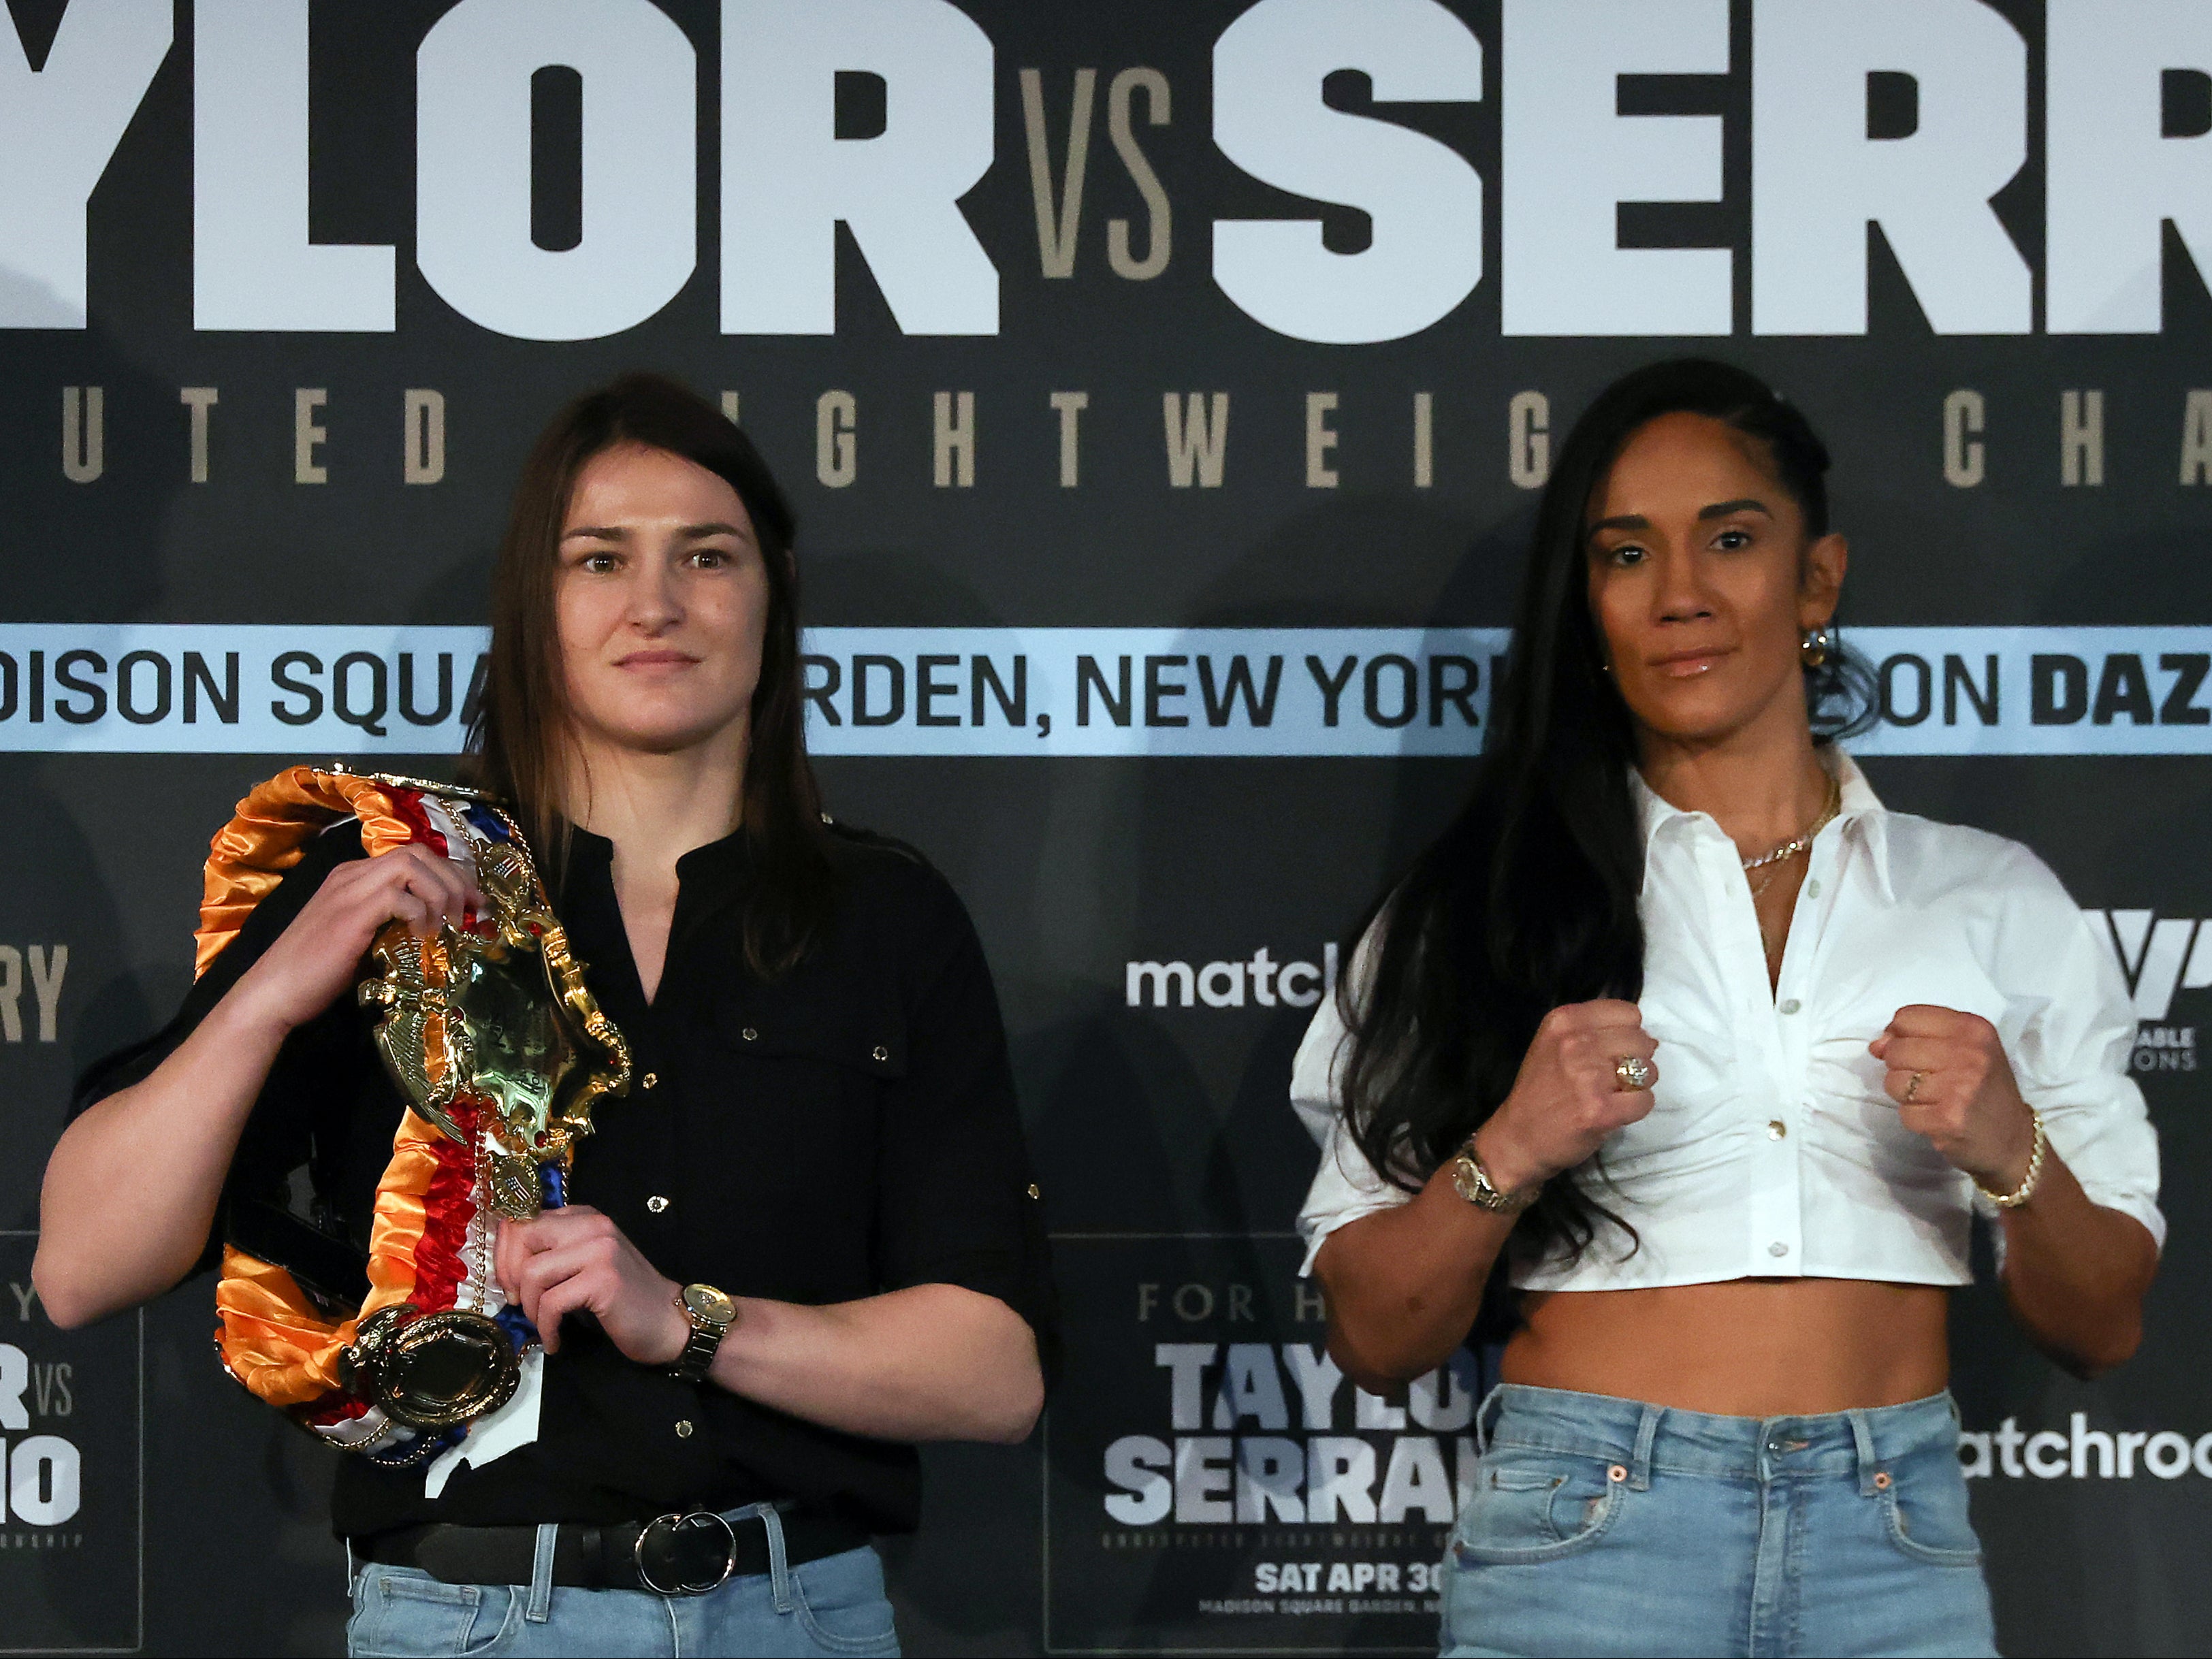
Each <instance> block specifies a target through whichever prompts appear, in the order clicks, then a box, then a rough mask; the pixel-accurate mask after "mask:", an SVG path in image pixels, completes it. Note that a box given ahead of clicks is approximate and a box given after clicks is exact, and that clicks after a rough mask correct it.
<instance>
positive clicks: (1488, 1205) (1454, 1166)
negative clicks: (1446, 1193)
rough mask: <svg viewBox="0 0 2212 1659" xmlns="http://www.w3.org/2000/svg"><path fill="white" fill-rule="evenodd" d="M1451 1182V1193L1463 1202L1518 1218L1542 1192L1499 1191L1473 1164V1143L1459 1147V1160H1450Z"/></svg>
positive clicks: (1477, 1166) (1537, 1188) (1477, 1165)
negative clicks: (1458, 1196)
mask: <svg viewBox="0 0 2212 1659" xmlns="http://www.w3.org/2000/svg"><path fill="white" fill-rule="evenodd" d="M1451 1181H1452V1189H1453V1190H1454V1191H1455V1192H1456V1193H1457V1194H1459V1195H1460V1196H1461V1197H1462V1198H1463V1199H1465V1200H1467V1201H1468V1203H1470V1204H1472V1205H1474V1207H1475V1208H1476V1209H1478V1210H1488V1211H1490V1212H1492V1214H1494V1215H1518V1214H1519V1213H1520V1212H1522V1211H1523V1210H1525V1209H1527V1208H1528V1206H1530V1205H1531V1204H1534V1202H1535V1201H1536V1194H1538V1193H1539V1192H1540V1191H1541V1190H1542V1188H1541V1187H1531V1188H1528V1189H1527V1190H1526V1191H1524V1192H1518V1193H1509V1192H1504V1191H1502V1190H1500V1189H1499V1188H1498V1187H1497V1186H1496V1185H1495V1184H1494V1183H1493V1182H1492V1181H1491V1179H1490V1176H1489V1175H1488V1173H1487V1172H1486V1171H1485V1170H1484V1169H1483V1167H1482V1165H1481V1164H1480V1162H1478V1161H1477V1160H1476V1158H1475V1156H1474V1142H1473V1141H1469V1142H1468V1144H1467V1145H1466V1146H1462V1147H1461V1148H1460V1151H1459V1156H1458V1157H1457V1158H1454V1159H1452V1162H1451Z"/></svg>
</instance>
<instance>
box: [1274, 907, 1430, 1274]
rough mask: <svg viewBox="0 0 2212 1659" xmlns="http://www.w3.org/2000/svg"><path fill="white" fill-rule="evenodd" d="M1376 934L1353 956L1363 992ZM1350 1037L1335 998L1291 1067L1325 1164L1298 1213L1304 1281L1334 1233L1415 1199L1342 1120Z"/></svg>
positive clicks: (1302, 1114) (1298, 1101) (1301, 1115)
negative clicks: (1380, 1170)
mask: <svg viewBox="0 0 2212 1659" xmlns="http://www.w3.org/2000/svg"><path fill="white" fill-rule="evenodd" d="M1375 938H1376V934H1375V932H1374V930H1373V929H1370V930H1369V933H1368V935H1367V937H1366V938H1365V939H1362V940H1361V941H1360V946H1359V950H1358V952H1357V953H1355V955H1354V957H1353V958H1352V973H1353V975H1354V977H1353V981H1352V986H1353V990H1354V992H1355V994H1357V993H1358V990H1359V988H1360V987H1361V985H1362V983H1363V982H1364V975H1365V972H1366V970H1367V969H1368V966H1369V963H1370V961H1371V953H1372V951H1373V950H1374V948H1375V947H1374V941H1375ZM1349 1046H1350V1044H1349V1033H1348V1032H1347V1031H1346V1028H1345V1024H1344V1016H1343V1015H1342V1013H1341V1012H1339V1010H1338V1008H1337V1006H1336V999H1335V998H1334V997H1324V998H1322V1003H1321V1006H1319V1007H1318V1008H1316V1009H1315V1010H1314V1017H1313V1022H1312V1024H1310V1025H1308V1026H1307V1027H1306V1034H1305V1037H1304V1041H1303V1042H1300V1043H1299V1044H1298V1052H1297V1059H1296V1060H1293V1061H1292V1062H1291V1109H1292V1110H1294V1111H1295V1112H1297V1115H1298V1121H1299V1122H1301V1123H1302V1124H1304V1126H1305V1129H1306V1133H1309V1134H1310V1135H1311V1136H1312V1137H1313V1138H1314V1139H1315V1141H1316V1143H1317V1144H1318V1145H1319V1146H1320V1147H1321V1164H1320V1167H1319V1168H1317V1169H1316V1170H1315V1171H1314V1178H1313V1184H1312V1185H1311V1186H1310V1187H1309V1188H1307V1189H1306V1201H1305V1203H1304V1206H1302V1207H1301V1208H1300V1209H1299V1211H1298V1237H1300V1238H1302V1239H1304V1241H1305V1247H1306V1253H1305V1260H1304V1262H1303V1263H1302V1264H1301V1265H1300V1267H1299V1268H1298V1273H1299V1276H1300V1277H1301V1278H1304V1277H1308V1276H1310V1275H1311V1273H1313V1265H1314V1258H1315V1257H1316V1256H1317V1255H1320V1254H1321V1247H1322V1243H1324V1242H1326V1240H1327V1239H1328V1236H1329V1235H1330V1234H1331V1233H1333V1232H1334V1231H1336V1230H1337V1229H1338V1228H1339V1227H1341V1226H1343V1225H1346V1223H1348V1222H1353V1221H1357V1220H1358V1219H1359V1218H1361V1217H1362V1216H1368V1215H1373V1214H1375V1213H1376V1212H1378V1211H1382V1210H1389V1209H1395V1208H1396V1207H1397V1206H1399V1205H1401V1204H1404V1203H1407V1202H1409V1201H1410V1200H1412V1198H1413V1194H1411V1193H1409V1192H1407V1191H1406V1190H1405V1189H1404V1188H1401V1187H1400V1186H1398V1185H1396V1184H1395V1182H1389V1181H1385V1180H1384V1179H1383V1177H1382V1176H1379V1175H1378V1174H1376V1171H1375V1168H1374V1166H1373V1165H1372V1164H1370V1163H1369V1162H1368V1161H1367V1155H1366V1154H1365V1153H1364V1152H1361V1151H1360V1150H1359V1147H1358V1144H1357V1143H1356V1142H1355V1141H1354V1140H1353V1139H1352V1134H1351V1132H1350V1131H1349V1130H1348V1129H1347V1128H1346V1126H1345V1121H1344V1062H1345V1059H1346V1051H1347V1049H1348V1048H1349Z"/></svg>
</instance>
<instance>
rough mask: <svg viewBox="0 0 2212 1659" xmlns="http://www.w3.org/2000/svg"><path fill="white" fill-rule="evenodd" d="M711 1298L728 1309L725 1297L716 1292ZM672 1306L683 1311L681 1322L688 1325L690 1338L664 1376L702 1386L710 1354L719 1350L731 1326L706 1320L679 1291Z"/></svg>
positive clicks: (711, 1364)
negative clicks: (715, 1297)
mask: <svg viewBox="0 0 2212 1659" xmlns="http://www.w3.org/2000/svg"><path fill="white" fill-rule="evenodd" d="M700 1288H704V1287H700ZM714 1295H715V1296H717V1297H721V1299H722V1302H723V1304H724V1305H725V1306H727V1305H728V1301H729V1298H728V1297H726V1296H723V1295H722V1293H721V1292H720V1291H714ZM676 1305H677V1306H678V1307H679V1308H681V1309H683V1310H684V1318H686V1319H688V1320H690V1322H691V1335H690V1339H689V1340H687V1341H686V1342H685V1343H684V1351H683V1352H681V1353H679V1354H678V1355H677V1356H676V1363H675V1364H672V1365H671V1366H670V1367H669V1368H668V1374H669V1375H670V1376H674V1377H680V1378H681V1379H682V1380H683V1381H684V1382H686V1383H703V1382H705V1381H706V1380H707V1373H708V1370H711V1369H713V1367H714V1351H715V1350H716V1349H717V1348H720V1346H722V1338H723V1337H724V1336H726V1334H728V1333H729V1328H730V1325H731V1321H730V1320H728V1319H714V1318H710V1317H708V1316H707V1315H705V1314H702V1313H701V1312H700V1311H699V1310H697V1309H696V1308H694V1307H692V1306H691V1305H690V1304H689V1303H687V1302H686V1301H685V1300H684V1295H683V1292H682V1291H678V1293H677V1297H676Z"/></svg>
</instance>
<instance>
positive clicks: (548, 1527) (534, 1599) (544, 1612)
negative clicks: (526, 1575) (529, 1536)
mask: <svg viewBox="0 0 2212 1659" xmlns="http://www.w3.org/2000/svg"><path fill="white" fill-rule="evenodd" d="M560 1542H561V1528H560V1525H559V1523H557V1522H552V1521H544V1522H539V1523H538V1547H537V1549H536V1551H535V1553H533V1554H532V1557H531V1561H530V1601H529V1604H528V1605H527V1606H526V1607H524V1608H523V1610H522V1616H523V1618H524V1619H525V1620H526V1621H527V1622H529V1623H531V1624H533V1625H543V1624H546V1623H548V1622H550V1620H551V1619H552V1617H553V1552H554V1550H555V1548H556V1547H557V1546H558V1545H559V1544H560Z"/></svg>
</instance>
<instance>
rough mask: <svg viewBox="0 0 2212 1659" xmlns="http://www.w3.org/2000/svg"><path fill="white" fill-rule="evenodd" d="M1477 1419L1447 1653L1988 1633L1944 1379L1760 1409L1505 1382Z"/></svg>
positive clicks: (1964, 1649) (1988, 1641)
mask: <svg viewBox="0 0 2212 1659" xmlns="http://www.w3.org/2000/svg"><path fill="white" fill-rule="evenodd" d="M1478 1421H1479V1423H1480V1424H1481V1425H1485V1426H1486V1427H1487V1429H1488V1437H1487V1442H1486V1446H1485V1449H1484V1450H1483V1453H1482V1455H1481V1458H1480V1461H1479V1462H1477V1464H1476V1469H1475V1486H1474V1492H1472V1493H1471V1494H1470V1495H1469V1496H1468V1500H1467V1503H1466V1505H1465V1507H1464V1508H1463V1509H1462V1510H1461V1512H1460V1518H1459V1524H1458V1526H1457V1528H1455V1530H1454V1532H1453V1534H1452V1546H1451V1553H1450V1555H1449V1558H1448V1559H1447V1561H1446V1565H1447V1566H1448V1567H1449V1576H1448V1578H1447V1582H1446V1587H1445V1594H1444V1618H1443V1651H1444V1652H1445V1653H1446V1654H1447V1655H1456V1654H1470V1655H1472V1654H1591V1655H1598V1654H1730V1655H1734V1654H1741V1655H1752V1656H1764V1655H1784V1654H1825V1655H1837V1656H1843V1655H1857V1654H1934V1655H1944V1654H1972V1655H1991V1654H1995V1653H1996V1630H1995V1627H1994V1626H1993V1625H1992V1624H1991V1622H1990V1596H1989V1589H1988V1587H1987V1585H1985V1584H1984V1582H1983V1579H1982V1567H1981V1564H1982V1553H1981V1547H1980V1545H1979V1544H1978V1542H1977V1541H1976V1540H1975V1537H1974V1528H1973V1524H1972V1522H1971V1521H1970V1520H1969V1519H1968V1517H1967V1514H1966V1477H1965V1474H1964V1473H1963V1472H1962V1471H1961V1470H1960V1467H1959V1450H1958V1448H1959V1419H1958V1411H1957V1408H1956V1407H1954V1406H1953V1404H1952V1403H1951V1397H1950V1396H1949V1395H1936V1396H1935V1397H1934V1398H1932V1399H1928V1400H1917V1401H1912V1402H1911V1404H1909V1405H1904V1406H1887V1407H1881V1408H1880V1409H1878V1410H1872V1411H1851V1412H1837V1413H1832V1414H1829V1415H1826V1416H1820V1417H1772V1418H1768V1419H1765V1420H1764V1421H1761V1420H1760V1419H1757V1418H1751V1417H1713V1416H1708V1415H1705V1413H1699V1412H1678V1411H1668V1410H1665V1409H1663V1408H1662V1407H1657V1406H1647V1405H1644V1403H1642V1402H1641V1401H1634V1400H1614V1399H1609V1398H1607V1397H1606V1396H1604V1395H1589V1394H1570V1393H1566V1392H1565V1391H1563V1390H1560V1389H1531V1388H1524V1387H1521V1386H1518V1385H1516V1384H1512V1383H1508V1384H1506V1385H1504V1387H1501V1388H1499V1389H1497V1390H1496V1391H1495V1392H1494V1393H1493V1394H1492V1395H1491V1396H1490V1398H1489V1399H1488V1400H1487V1401H1485V1402H1484V1404H1483V1408H1482V1412H1481V1413H1480V1418H1479V1419H1478Z"/></svg>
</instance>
